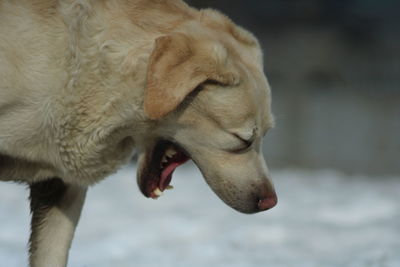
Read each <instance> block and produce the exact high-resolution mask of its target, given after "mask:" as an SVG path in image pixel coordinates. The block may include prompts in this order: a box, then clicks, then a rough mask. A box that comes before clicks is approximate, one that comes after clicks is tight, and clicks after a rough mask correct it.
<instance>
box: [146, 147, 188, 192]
mask: <svg viewBox="0 0 400 267" xmlns="http://www.w3.org/2000/svg"><path fill="white" fill-rule="evenodd" d="M189 159H190V157H189V156H188V155H187V153H186V152H185V151H184V150H183V149H182V148H180V147H179V146H178V145H177V144H175V143H173V142H170V141H166V140H161V141H158V142H157V143H156V145H155V146H154V148H153V151H152V153H150V155H149V157H148V158H147V159H146V163H145V164H146V167H145V168H144V170H143V173H142V177H141V179H140V182H139V187H140V189H141V191H142V193H143V194H144V195H145V196H146V197H151V198H154V199H156V198H158V197H160V196H161V195H162V193H163V192H164V190H166V189H172V186H171V185H170V183H171V180H172V174H173V173H174V171H175V170H176V168H178V167H179V166H180V165H182V164H184V163H185V162H186V161H188V160H189Z"/></svg>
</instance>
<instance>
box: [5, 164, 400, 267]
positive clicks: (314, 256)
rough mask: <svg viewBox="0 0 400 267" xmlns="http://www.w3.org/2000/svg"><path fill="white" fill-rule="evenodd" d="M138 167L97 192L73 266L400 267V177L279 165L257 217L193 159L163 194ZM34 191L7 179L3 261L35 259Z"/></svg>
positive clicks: (90, 201) (79, 235)
mask: <svg viewBox="0 0 400 267" xmlns="http://www.w3.org/2000/svg"><path fill="white" fill-rule="evenodd" d="M135 175H136V170H135V167H134V166H129V167H125V168H123V169H122V170H121V171H120V172H119V173H117V174H115V175H113V176H112V177H109V178H108V179H106V180H105V181H104V182H102V183H100V184H99V185H96V186H94V187H93V188H91V189H90V190H89V193H88V197H87V201H86V205H85V207H84V210H83V213H82V217H81V221H80V224H79V226H78V229H77V232H76V235H75V239H74V243H73V245H72V249H71V252H70V260H69V266H70V267H89V266H96V267H106V266H107V267H109V266H118V267H120V266H121V267H130V266H137V267H153V266H154V267H155V266H165V267H169V266H171V267H172V266H174V267H181V266H182V267H188V266H189V267H197V266H199V267H200V266H202V267H204V266H212V267H225V266H229V267H253V266H254V267H255V266H257V267H259V266H271V267H399V266H400V253H399V252H400V238H399V237H400V223H399V222H400V194H399V188H400V177H365V176H361V175H359V176H355V175H353V176H349V175H345V174H342V173H340V172H337V171H326V170H325V171H300V170H294V169H286V170H280V171H275V172H273V180H274V183H275V186H276V190H277V192H278V197H279V203H278V206H277V207H275V208H274V209H272V210H270V211H267V212H263V213H259V214H256V215H244V214H240V213H238V212H236V211H234V210H232V209H230V208H229V207H227V206H226V205H225V204H223V203H222V201H220V200H219V199H218V198H217V197H216V196H215V195H214V193H212V192H211V190H210V189H209V188H208V186H207V185H206V183H205V182H204V180H203V179H202V177H201V175H200V173H199V172H198V171H197V170H196V169H195V168H194V167H193V166H192V165H190V164H189V165H188V166H183V167H181V168H180V169H179V170H177V172H176V173H175V175H174V179H173V182H172V183H173V184H174V186H175V189H174V190H172V191H168V192H166V193H165V194H164V196H162V197H161V198H160V199H159V200H151V199H146V198H144V197H143V196H142V195H141V193H140V192H139V191H138V188H137V185H136V181H135ZM27 196H28V192H27V190H26V188H25V187H24V186H21V185H17V184H12V183H1V184H0V265H1V266H7V267H14V266H15V267H16V266H26V265H27V254H26V241H27V239H28V234H29V209H28V201H27Z"/></svg>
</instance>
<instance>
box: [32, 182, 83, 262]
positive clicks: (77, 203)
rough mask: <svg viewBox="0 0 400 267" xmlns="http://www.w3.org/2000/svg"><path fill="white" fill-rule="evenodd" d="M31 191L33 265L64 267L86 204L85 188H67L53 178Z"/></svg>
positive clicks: (33, 185) (33, 186)
mask: <svg viewBox="0 0 400 267" xmlns="http://www.w3.org/2000/svg"><path fill="white" fill-rule="evenodd" d="M30 191H31V192H30V199H31V211H32V222H31V227H32V232H31V237H30V240H29V241H30V249H29V252H30V257H29V262H30V266H31V267H64V266H66V265H67V260H68V251H69V248H70V246H71V242H72V238H73V235H74V232H75V227H76V225H77V223H78V220H79V217H80V213H81V210H82V206H83V203H84V201H85V195H86V187H80V186H76V185H67V184H65V183H64V182H63V181H62V180H61V179H58V178H54V179H50V180H47V181H44V182H39V183H35V184H32V185H31V186H30Z"/></svg>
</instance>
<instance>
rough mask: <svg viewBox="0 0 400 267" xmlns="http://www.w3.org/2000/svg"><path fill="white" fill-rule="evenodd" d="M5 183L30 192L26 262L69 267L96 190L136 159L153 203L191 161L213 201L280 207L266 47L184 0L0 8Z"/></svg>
mask: <svg viewBox="0 0 400 267" xmlns="http://www.w3.org/2000/svg"><path fill="white" fill-rule="evenodd" d="M0 36H1V38H0V180H5V181H20V182H26V183H28V184H29V185H30V189H31V209H32V213H33V215H32V234H31V238H30V264H31V266H33V267H47V266H48V267H58V266H65V265H66V263H67V256H68V249H69V247H70V244H71V240H72V237H73V233H74V230H75V227H76V224H77V222H78V220H79V215H80V211H81V208H82V205H83V202H84V198H85V192H86V188H87V187H88V186H90V185H92V184H94V183H96V182H99V181H101V180H102V179H104V178H105V177H107V176H108V175H109V174H111V173H113V172H115V171H116V170H117V169H118V168H119V167H120V166H121V165H122V164H123V163H125V162H126V161H127V160H128V159H129V158H130V156H131V154H132V151H133V150H134V148H135V149H136V150H137V151H138V154H139V163H138V166H139V167H138V184H139V187H140V189H141V191H142V192H143V194H144V195H145V196H147V197H152V198H157V197H159V196H160V195H161V193H162V192H163V191H164V190H165V189H167V188H168V187H169V183H170V181H171V177H172V172H173V171H174V170H175V168H176V167H177V166H179V165H181V164H183V163H184V162H185V161H187V160H189V159H192V160H193V161H194V162H195V163H196V164H197V166H198V167H199V168H200V170H201V172H202V173H203V175H204V177H205V179H206V181H207V183H208V184H209V185H210V186H211V188H212V189H213V190H214V191H215V192H216V194H217V195H218V196H219V197H220V198H221V199H222V200H223V201H224V202H226V203H227V204H228V205H230V206H231V207H233V208H234V209H236V210H238V211H241V212H245V213H253V212H257V211H261V210H266V209H269V208H271V207H273V206H274V205H275V204H276V201H277V200H276V194H275V192H274V189H273V186H272V184H271V183H270V182H269V180H268V171H267V167H266V165H265V163H264V159H263V156H262V152H261V149H260V147H261V138H262V136H263V135H264V134H265V132H266V131H267V130H268V129H269V128H271V127H272V125H273V119H272V115H271V112H270V90H269V87H268V83H267V80H266V78H265V76H264V74H263V66H262V53H261V50H260V47H259V45H258V43H257V40H256V39H255V38H254V37H253V36H252V35H251V34H250V33H249V32H247V31H246V30H244V29H242V28H240V27H238V26H235V25H234V24H233V23H232V22H231V21H230V20H229V19H228V18H227V17H225V16H223V15H221V14H220V13H219V12H217V11H214V10H209V9H207V10H196V9H193V8H190V7H189V6H187V5H186V4H185V3H183V2H181V1H180V0H131V1H128V0H19V1H13V0H0Z"/></svg>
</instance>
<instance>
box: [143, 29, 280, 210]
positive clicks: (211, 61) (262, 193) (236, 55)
mask: <svg viewBox="0 0 400 267" xmlns="http://www.w3.org/2000/svg"><path fill="white" fill-rule="evenodd" d="M230 25H231V24H230ZM230 27H231V28H229V29H228V30H225V31H222V30H221V29H219V28H218V27H217V26H215V27H211V26H210V27H209V28H208V29H209V30H207V31H204V32H202V33H200V32H199V30H197V31H196V32H195V33H194V34H191V33H190V32H188V31H186V32H178V33H172V34H168V35H165V36H162V37H159V38H158V39H157V40H156V42H155V47H154V50H153V52H152V54H151V56H150V59H149V64H148V72H147V85H146V89H145V95H144V111H145V114H146V116H148V118H149V119H150V120H151V125H152V126H151V130H150V131H149V132H148V133H147V134H146V136H144V137H143V140H141V142H140V143H141V144H142V147H139V151H140V154H139V170H138V183H139V187H140V189H141V191H142V192H143V194H144V195H146V196H147V197H153V198H157V197H158V196H159V195H160V194H161V192H162V191H164V190H165V189H167V188H168V187H169V183H170V181H171V177H172V172H173V171H174V170H175V168H176V167H177V166H179V165H181V164H183V163H184V162H186V161H187V160H189V159H192V160H193V161H194V162H195V164H196V165H197V166H198V167H199V169H200V171H201V172H202V174H203V176H204V177H205V179H206V181H207V183H208V184H209V185H210V187H211V188H212V189H213V191H214V192H215V193H216V194H217V195H218V196H219V197H220V198H221V199H222V200H223V201H224V202H225V203H227V204H228V205H229V206H231V207H232V208H234V209H236V210H238V211H240V212H244V213H254V212H258V211H262V210H267V209H269V208H271V207H273V206H274V205H275V204H276V202H277V198H276V194H275V191H274V188H273V185H272V183H271V182H270V180H269V174H268V169H267V167H266V164H265V162H264V158H263V155H262V151H261V142H262V137H263V136H264V135H265V133H266V132H267V131H268V129H270V128H271V127H272V126H273V118H272V115H271V111H270V89H269V86H268V83H267V80H266V78H265V76H264V74H263V67H262V59H261V58H262V53H261V51H260V48H259V46H258V44H257V41H256V39H254V37H252V36H251V34H250V33H248V32H246V31H244V30H243V29H240V28H237V27H236V26H233V25H231V26H230ZM211 28H212V29H211Z"/></svg>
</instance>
